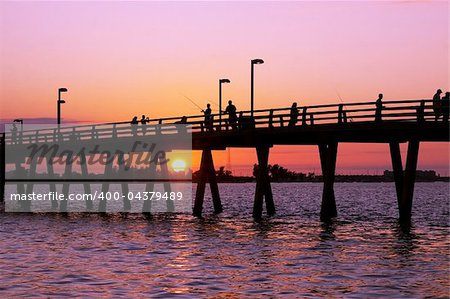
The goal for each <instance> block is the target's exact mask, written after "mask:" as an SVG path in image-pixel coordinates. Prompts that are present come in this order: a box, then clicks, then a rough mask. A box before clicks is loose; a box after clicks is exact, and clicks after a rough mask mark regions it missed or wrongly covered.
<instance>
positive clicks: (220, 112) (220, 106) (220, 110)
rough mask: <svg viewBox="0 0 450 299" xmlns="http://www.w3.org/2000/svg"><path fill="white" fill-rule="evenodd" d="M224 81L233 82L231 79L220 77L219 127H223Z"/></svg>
mask: <svg viewBox="0 0 450 299" xmlns="http://www.w3.org/2000/svg"><path fill="white" fill-rule="evenodd" d="M222 83H231V81H230V80H229V79H219V128H220V129H222Z"/></svg>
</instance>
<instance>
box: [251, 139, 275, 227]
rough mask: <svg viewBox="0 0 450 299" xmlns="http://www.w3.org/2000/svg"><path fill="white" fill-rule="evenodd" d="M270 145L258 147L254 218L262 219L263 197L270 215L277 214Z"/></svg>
mask: <svg viewBox="0 0 450 299" xmlns="http://www.w3.org/2000/svg"><path fill="white" fill-rule="evenodd" d="M269 149H270V147H269V146H258V147H256V154H257V156H258V171H257V174H256V189H255V201H254V204H253V218H255V219H256V220H258V219H261V217H262V210H263V199H264V198H265V201H266V210H267V214H268V215H274V214H275V204H274V202H273V195H272V187H271V186H270V179H269V170H268V162H269Z"/></svg>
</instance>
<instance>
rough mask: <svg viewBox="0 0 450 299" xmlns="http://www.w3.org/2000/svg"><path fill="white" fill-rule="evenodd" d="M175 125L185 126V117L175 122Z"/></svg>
mask: <svg viewBox="0 0 450 299" xmlns="http://www.w3.org/2000/svg"><path fill="white" fill-rule="evenodd" d="M175 123H176V124H187V117H186V116H182V117H181V119H180V120H179V121H176V122H175Z"/></svg>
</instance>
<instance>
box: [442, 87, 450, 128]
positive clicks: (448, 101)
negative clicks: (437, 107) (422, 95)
mask: <svg viewBox="0 0 450 299" xmlns="http://www.w3.org/2000/svg"><path fill="white" fill-rule="evenodd" d="M441 105H442V106H441V107H442V118H443V120H444V121H445V122H448V116H449V113H450V111H449V109H450V92H448V91H447V92H446V93H445V96H443V97H442V100H441Z"/></svg>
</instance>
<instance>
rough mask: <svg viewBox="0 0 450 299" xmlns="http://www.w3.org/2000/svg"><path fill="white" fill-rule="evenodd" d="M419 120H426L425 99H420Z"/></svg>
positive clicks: (421, 121)
mask: <svg viewBox="0 0 450 299" xmlns="http://www.w3.org/2000/svg"><path fill="white" fill-rule="evenodd" d="M416 111H417V122H419V123H423V122H424V121H425V101H423V100H422V101H420V106H419V107H417V109H416Z"/></svg>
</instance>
